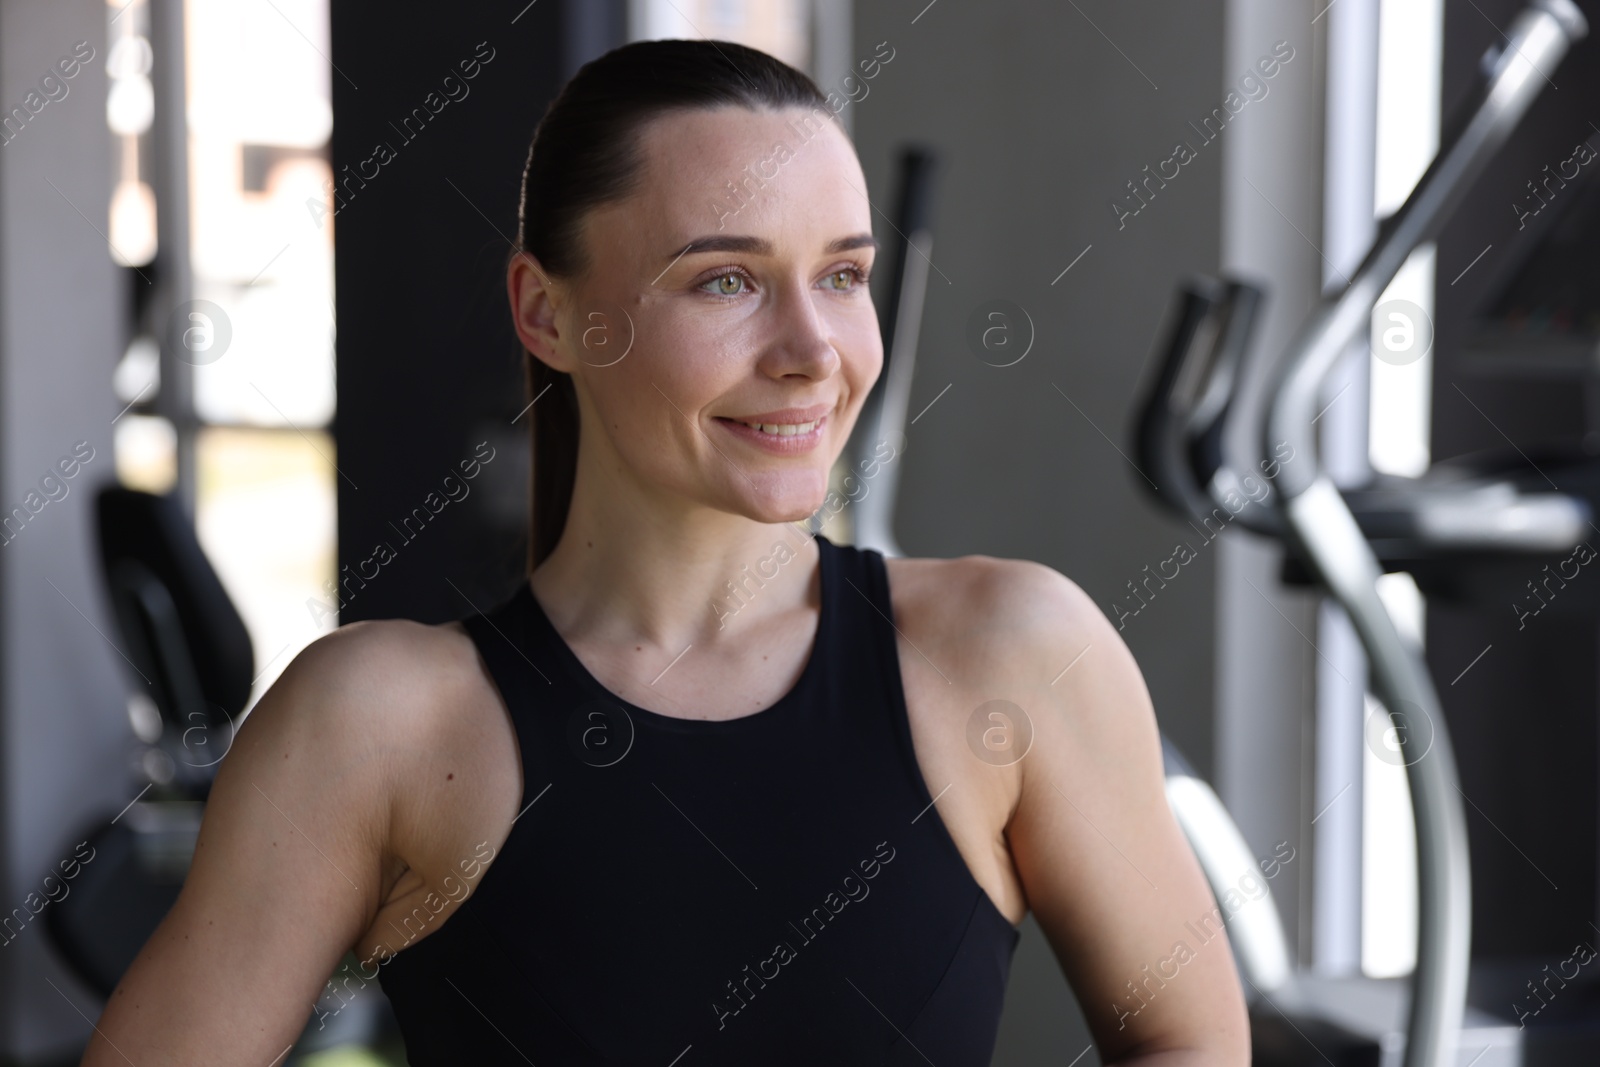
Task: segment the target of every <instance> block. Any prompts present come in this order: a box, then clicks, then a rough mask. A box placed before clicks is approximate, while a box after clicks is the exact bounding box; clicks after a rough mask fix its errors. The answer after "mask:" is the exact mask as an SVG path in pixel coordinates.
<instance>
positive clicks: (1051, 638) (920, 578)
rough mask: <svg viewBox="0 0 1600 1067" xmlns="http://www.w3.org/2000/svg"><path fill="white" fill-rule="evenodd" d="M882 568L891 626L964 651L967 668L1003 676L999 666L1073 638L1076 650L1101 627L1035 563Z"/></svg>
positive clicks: (1062, 582) (905, 562)
mask: <svg viewBox="0 0 1600 1067" xmlns="http://www.w3.org/2000/svg"><path fill="white" fill-rule="evenodd" d="M885 562H886V565H887V566H888V569H889V585H890V590H891V594H892V596H891V599H892V602H893V605H894V609H895V611H894V613H895V620H896V623H897V624H898V625H899V626H900V627H901V628H902V630H905V631H906V633H907V635H908V636H911V635H912V631H913V630H915V631H916V633H917V634H919V635H922V636H925V637H927V638H929V639H930V640H934V641H938V642H940V643H943V642H944V641H947V640H954V641H958V642H960V643H962V644H964V645H966V646H967V647H969V648H971V649H972V654H971V655H970V656H969V657H968V658H969V659H970V660H972V661H973V665H974V666H978V665H979V664H981V663H990V664H992V665H993V666H995V667H999V668H1002V669H1003V668H1004V667H1006V666H1009V664H1008V663H1005V662H1001V661H1003V660H1008V659H1012V658H1013V657H1016V656H1027V655H1029V654H1031V653H1034V652H1036V651H1039V650H1040V649H1041V646H1045V647H1055V646H1062V645H1063V644H1066V645H1070V644H1072V642H1073V640H1074V639H1076V638H1082V641H1081V642H1079V643H1078V644H1077V646H1076V647H1077V648H1081V647H1083V645H1084V644H1086V643H1088V642H1089V641H1092V640H1093V639H1094V637H1095V636H1096V635H1098V634H1099V633H1101V631H1102V628H1103V627H1104V626H1105V625H1106V618H1105V616H1104V615H1103V614H1102V613H1101V611H1100V609H1099V607H1098V606H1097V605H1096V604H1095V603H1094V601H1093V600H1092V599H1090V597H1089V595H1088V594H1087V593H1085V592H1084V591H1083V589H1082V588H1080V587H1079V586H1078V584H1077V583H1076V582H1074V581H1073V580H1072V579H1070V578H1068V577H1067V576H1066V575H1064V574H1062V573H1061V572H1060V571H1058V570H1056V569H1055V568H1053V567H1050V566H1048V565H1046V564H1043V563H1038V562H1035V561H1034V560H1027V559H1006V558H1001V557H996V556H986V555H968V556H958V557H955V558H953V559H936V558H897V559H889V560H886V561H885ZM1119 643H1120V642H1119ZM1065 662H1066V661H1063V663H1062V665H1063V666H1065Z"/></svg>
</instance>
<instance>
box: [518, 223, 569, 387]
mask: <svg viewBox="0 0 1600 1067" xmlns="http://www.w3.org/2000/svg"><path fill="white" fill-rule="evenodd" d="M506 296H507V297H508V298H509V299H510V301H511V321H512V324H513V325H514V326H515V327H516V330H517V337H518V339H519V340H521V341H522V346H523V347H524V348H526V349H527V350H528V351H529V352H532V353H533V354H534V355H535V356H537V357H538V358H539V359H541V360H543V361H544V362H545V363H547V364H548V365H549V366H551V367H552V368H554V369H556V370H559V371H566V372H568V373H570V372H571V367H570V366H569V364H570V362H571V360H570V359H569V358H568V357H567V356H566V355H565V354H564V353H563V352H562V351H561V348H560V346H559V345H558V344H557V342H558V341H559V340H560V339H561V331H560V329H559V328H558V326H557V322H556V316H557V313H558V312H559V311H560V309H561V304H562V302H563V300H564V297H565V294H564V291H563V289H562V288H561V286H560V285H559V284H558V283H555V282H553V281H551V279H550V277H549V275H547V274H546V273H545V272H544V270H543V268H541V267H540V266H539V263H538V261H537V260H536V259H534V258H533V256H532V255H531V254H529V253H527V252H518V253H517V254H516V255H514V256H512V258H511V262H510V263H509V264H508V265H507V266H506Z"/></svg>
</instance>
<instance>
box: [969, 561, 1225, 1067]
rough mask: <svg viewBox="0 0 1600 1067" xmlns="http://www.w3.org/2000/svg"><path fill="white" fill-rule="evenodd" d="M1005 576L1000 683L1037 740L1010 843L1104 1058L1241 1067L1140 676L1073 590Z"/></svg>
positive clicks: (1198, 879)
mask: <svg viewBox="0 0 1600 1067" xmlns="http://www.w3.org/2000/svg"><path fill="white" fill-rule="evenodd" d="M1008 571H1009V573H1008V574H1007V575H1006V576H1005V577H1004V578H1003V579H1001V585H1002V586H1003V589H1004V596H1003V600H1004V603H1005V604H1006V605H1007V608H1006V610H1005V611H1003V612H1002V613H1001V614H1003V615H1006V616H1009V617H1011V618H1013V619H1020V621H1019V622H1018V623H1017V624H1016V625H1017V630H1016V631H1015V632H1014V634H1013V635H1012V639H1011V640H1009V641H1008V642H1007V645H1008V647H1009V649H1010V651H1009V652H1008V653H1006V655H1007V657H1008V658H1009V659H1010V670H1009V672H1008V673H1009V676H1010V677H1011V678H1013V679H1016V680H1017V685H1018V689H1017V690H1016V691H1017V693H1018V697H1017V698H1016V703H1018V704H1019V705H1021V706H1022V707H1023V709H1024V710H1025V711H1026V712H1027V714H1028V716H1029V718H1030V720H1031V723H1032V726H1033V729H1034V731H1035V735H1034V739H1033V744H1032V747H1031V749H1030V750H1029V751H1028V753H1027V754H1026V756H1025V757H1024V758H1023V759H1022V762H1021V767H1022V793H1021V797H1020V799H1019V801H1018V805H1017V808H1016V810H1015V812H1014V813H1013V815H1012V819H1011V821H1010V824H1009V825H1008V827H1007V831H1006V833H1007V838H1008V840H1009V842H1010V845H1011V851H1012V857H1013V861H1014V863H1015V864H1016V868H1017V872H1018V875H1019V877H1020V878H1021V879H1022V882H1023V885H1024V887H1025V890H1026V894H1027V897H1028V902H1029V906H1030V908H1031V910H1032V911H1033V913H1034V914H1035V916H1037V918H1038V921H1039V924H1040V926H1041V927H1042V928H1043V930H1044V932H1045V935H1046V937H1047V939H1048V940H1049V941H1050V944H1051V947H1052V948H1053V949H1054V951H1055V953H1056V956H1057V958H1058V959H1059V960H1060V962H1061V965H1062V969H1063V971H1064V972H1065V974H1066V976H1067V979H1068V981H1069V982H1070V983H1071V984H1072V987H1073V989H1074V991H1075V992H1076V993H1077V995H1078V999H1079V1001H1080V1003H1081V1004H1082V1007H1083V1011H1084V1014H1085V1016H1086V1018H1087V1020H1088V1023H1089V1027H1090V1029H1091V1031H1092V1032H1093V1034H1094V1037H1095V1041H1096V1043H1097V1045H1098V1046H1099V1049H1100V1054H1101V1056H1102V1058H1103V1061H1104V1062H1105V1063H1106V1064H1107V1067H1135V1065H1137V1067H1247V1065H1248V1064H1249V1062H1250V1039H1249V1022H1248V1016H1247V1014H1246V1011H1245V1004H1244V994H1243V991H1242V989H1241V988H1240V985H1239V980H1238V977H1237V975H1236V973H1235V970H1234V962H1233V954H1232V951H1231V949H1230V948H1229V945H1228V939H1227V937H1226V935H1225V933H1224V932H1222V931H1221V930H1220V929H1219V924H1218V923H1217V922H1216V921H1215V919H1216V918H1220V915H1219V914H1217V913H1214V911H1213V909H1214V908H1215V907H1216V902H1215V900H1214V898H1213V897H1212V894H1211V890H1210V887H1209V886H1208V885H1207V883H1206V881H1205V876H1204V874H1203V872H1202V871H1201V870H1200V866H1199V864H1198V862H1197V861H1196V860H1195V858H1194V855H1193V853H1192V852H1191V850H1190V849H1189V845H1188V842H1187V841H1186V840H1185V838H1184V837H1183V834H1182V831H1181V830H1180V829H1179V828H1178V825H1177V823H1176V821H1175V820H1174V819H1173V817H1172V813H1171V810H1170V809H1169V808H1168V806H1167V800H1166V793H1165V777H1164V774H1163V771H1162V761H1161V744H1160V734H1159V732H1158V729H1157V725H1156V719H1155V712H1154V709H1153V707H1152V706H1151V703H1150V696H1149V692H1148V690H1147V689H1146V687H1145V684H1144V679H1143V677H1142V676H1141V675H1140V673H1139V668H1138V665H1137V664H1136V663H1135V661H1134V659H1133V656H1132V654H1131V653H1130V652H1129V651H1128V648H1127V646H1126V645H1125V644H1124V643H1123V642H1122V639H1121V638H1120V637H1119V636H1118V635H1117V632H1116V630H1115V629H1113V627H1112V626H1111V624H1110V623H1109V622H1108V621H1107V619H1106V617H1105V616H1104V615H1103V614H1102V613H1101V611H1100V609H1099V608H1098V607H1097V606H1096V605H1095V604H1094V602H1093V601H1092V600H1090V598H1089V597H1088V596H1087V595H1086V594H1085V593H1084V592H1083V591H1082V590H1081V589H1080V588H1079V587H1078V586H1077V585H1076V584H1074V583H1073V582H1071V581H1070V580H1069V579H1067V578H1065V577H1063V576H1062V575H1061V574H1060V573H1058V572H1056V571H1055V570H1052V569H1051V568H1049V567H1045V566H1043V565H1041V564H1035V563H1021V564H1018V563H1011V564H1010V565H1009V568H1008ZM1008 629H1009V627H1008ZM1080 654H1081V655H1082V658H1081V659H1078V660H1077V662H1076V663H1073V665H1072V666H1071V668H1070V669H1068V670H1066V671H1065V673H1062V668H1063V667H1065V666H1066V665H1067V664H1068V663H1069V662H1071V661H1072V660H1073V659H1074V657H1077V656H1079V655H1080Z"/></svg>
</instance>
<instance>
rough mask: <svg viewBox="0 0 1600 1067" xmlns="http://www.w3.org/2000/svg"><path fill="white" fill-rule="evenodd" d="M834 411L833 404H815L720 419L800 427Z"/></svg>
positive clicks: (725, 416)
mask: <svg viewBox="0 0 1600 1067" xmlns="http://www.w3.org/2000/svg"><path fill="white" fill-rule="evenodd" d="M832 410H833V405H831V404H815V405H813V406H811V407H808V408H781V409H780V410H778V411H764V412H762V413H760V414H758V415H718V416H716V417H717V418H719V419H735V420H737V421H739V422H761V423H766V424H767V425H769V426H783V425H799V424H801V423H806V422H814V421H816V420H817V419H820V418H822V416H824V415H826V414H827V413H828V412H830V411H832Z"/></svg>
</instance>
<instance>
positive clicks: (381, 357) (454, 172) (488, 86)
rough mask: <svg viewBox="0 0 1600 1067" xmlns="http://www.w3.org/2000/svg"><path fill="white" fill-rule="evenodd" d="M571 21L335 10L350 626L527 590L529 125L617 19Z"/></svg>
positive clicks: (493, 9) (611, 36)
mask: <svg viewBox="0 0 1600 1067" xmlns="http://www.w3.org/2000/svg"><path fill="white" fill-rule="evenodd" d="M582 7H583V9H582V10H580V9H579V4H578V3H576V2H574V3H571V4H566V5H563V4H561V3H558V2H554V0H545V2H543V3H535V4H527V5H525V4H524V3H518V2H512V3H495V4H482V5H479V4H473V5H465V6H461V7H447V8H440V7H439V6H438V5H433V4H423V3H416V2H410V3H401V4H399V5H392V4H391V5H384V6H383V7H382V8H381V9H379V8H374V7H372V6H371V5H356V4H348V3H335V4H334V5H333V14H332V29H333V55H332V57H331V58H332V60H333V64H334V67H335V73H334V76H333V90H334V94H333V95H334V118H335V121H334V134H333V169H334V173H335V175H337V176H338V182H337V184H338V190H337V193H336V199H335V200H334V201H333V202H332V206H333V208H334V211H335V213H334V214H332V215H330V217H329V218H328V219H327V220H325V221H326V222H327V223H328V224H331V225H333V226H334V227H335V232H336V249H337V268H336V275H335V284H336V288H337V311H338V328H339V338H338V388H339V400H338V415H337V417H336V419H335V423H334V432H335V436H336V439H337V445H338V456H337V462H338V467H339V567H340V579H341V582H340V594H341V599H342V601H343V604H342V610H341V613H340V620H341V621H343V622H349V621H354V620H357V619H371V618H388V617H408V618H414V619H418V620H421V621H424V622H440V621H443V620H445V619H451V618H456V617H459V616H461V615H464V614H467V613H468V612H470V611H471V610H473V605H474V604H476V605H477V606H479V607H487V606H488V603H487V602H488V601H492V600H493V599H494V598H496V597H497V596H499V595H501V594H503V593H504V592H505V591H506V590H507V589H508V588H509V586H510V585H511V584H512V583H513V582H514V581H515V580H517V578H518V577H519V576H520V575H521V574H522V571H523V568H524V563H525V559H526V527H527V519H526V515H527V491H528V490H527V484H528V474H529V462H528V449H527V433H526V430H527V420H526V418H522V419H520V420H518V421H517V422H515V423H513V421H512V420H513V419H514V418H517V416H518V414H519V412H521V411H522V409H523V407H524V405H525V404H526V400H525V399H524V385H523V372H522V365H521V348H520V346H519V345H518V343H517V340H516V336H515V334H514V333H513V332H512V328H511V322H510V317H509V311H508V309H507V305H506V298H505V282H504V269H505V262H506V258H507V256H508V255H509V252H510V247H511V246H510V241H511V239H512V238H513V237H514V235H515V227H516V214H517V194H518V187H519V184H520V181H521V176H522V167H523V163H524V160H525V159H526V155H527V150H528V142H529V140H530V138H531V137H532V135H533V130H534V127H535V125H536V124H537V123H538V120H539V118H540V117H541V116H542V115H543V113H544V109H545V108H546V107H547V106H548V104H549V102H550V100H551V99H552V98H553V97H554V95H555V93H556V92H557V91H558V90H559V89H560V86H561V84H562V82H563V81H564V79H565V77H566V76H567V73H568V72H569V71H570V70H572V69H575V68H576V66H577V63H578V62H579V61H581V59H583V58H587V55H586V54H583V53H588V54H593V53H594V52H595V51H603V50H605V48H609V47H612V46H613V45H615V44H620V43H621V32H622V26H623V24H622V20H621V17H620V12H621V9H622V5H621V4H620V3H607V2H598V3H597V2H595V0H587V2H585V3H584V4H583V5H582ZM574 13H575V14H574ZM601 15H606V16H608V17H606V18H601V17H599V16H601ZM569 16H571V17H569ZM468 75H471V77H470V78H469V77H468ZM486 459H487V462H485V460H486ZM468 474H475V476H474V477H471V478H470V479H469V478H467V477H466V475H468Z"/></svg>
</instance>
